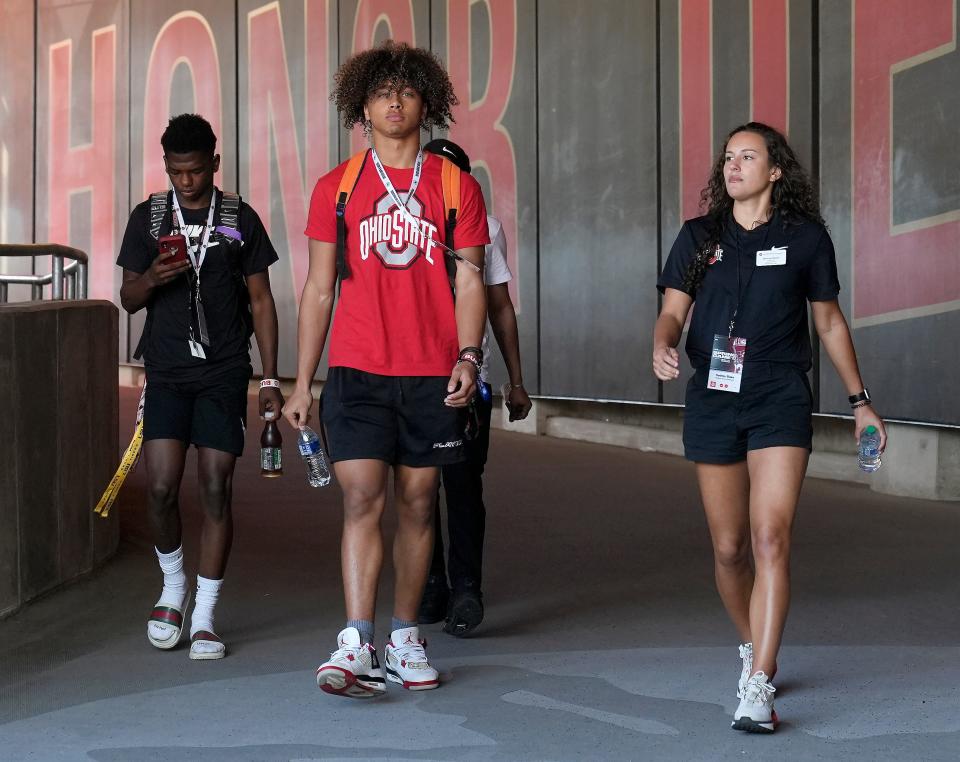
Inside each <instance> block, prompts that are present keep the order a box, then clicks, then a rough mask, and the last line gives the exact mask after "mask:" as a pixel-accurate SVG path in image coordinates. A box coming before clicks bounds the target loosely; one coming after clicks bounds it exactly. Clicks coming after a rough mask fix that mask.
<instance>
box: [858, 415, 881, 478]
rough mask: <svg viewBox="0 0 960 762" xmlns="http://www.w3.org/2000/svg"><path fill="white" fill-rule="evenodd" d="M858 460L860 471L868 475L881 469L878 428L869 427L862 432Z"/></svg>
mask: <svg viewBox="0 0 960 762" xmlns="http://www.w3.org/2000/svg"><path fill="white" fill-rule="evenodd" d="M857 460H858V463H859V464H860V470H861V471H866V472H867V473H868V474H869V473H873V472H874V471H876V470H877V469H878V468H880V432H879V431H878V430H877V427H876V426H867V428H865V429H864V430H863V431H862V432H860V452H859V457H858V458H857Z"/></svg>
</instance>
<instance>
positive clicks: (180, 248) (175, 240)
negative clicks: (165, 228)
mask: <svg viewBox="0 0 960 762" xmlns="http://www.w3.org/2000/svg"><path fill="white" fill-rule="evenodd" d="M157 243H158V244H159V245H160V253H161V254H172V255H173V256H172V257H168V258H167V259H164V260H163V264H165V265H176V264H179V263H180V262H186V261H187V239H186V238H184V237H183V235H180V234H177V235H162V236H160V238H159V239H158V240H157Z"/></svg>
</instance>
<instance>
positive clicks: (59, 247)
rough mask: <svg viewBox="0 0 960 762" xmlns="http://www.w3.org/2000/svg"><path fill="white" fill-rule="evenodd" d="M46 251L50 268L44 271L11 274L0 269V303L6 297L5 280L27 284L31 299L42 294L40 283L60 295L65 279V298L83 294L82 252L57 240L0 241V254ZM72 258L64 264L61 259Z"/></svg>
mask: <svg viewBox="0 0 960 762" xmlns="http://www.w3.org/2000/svg"><path fill="white" fill-rule="evenodd" d="M45 254H49V255H50V259H51V266H50V272H49V273H47V274H45V275H14V274H7V273H0V304H3V303H5V302H6V301H7V289H8V286H9V284H11V283H14V284H25V285H29V286H30V287H31V291H30V295H31V297H32V298H33V299H34V300H40V299H42V298H43V287H44V286H46V285H47V284H48V283H49V284H50V285H51V286H52V289H51V294H50V296H51V298H52V299H58V300H59V299H63V298H64V282H66V298H67V299H74V298H77V299H86V298H87V262H88V257H87V254H86V252H83V251H80V249H74V248H73V247H72V246H64V245H63V244H59V243H0V257H33V258H36V257H41V256H44V255H45ZM64 259H71V260H73V261H72V262H71V263H70V264H68V265H67V266H66V267H64V264H63V260H64Z"/></svg>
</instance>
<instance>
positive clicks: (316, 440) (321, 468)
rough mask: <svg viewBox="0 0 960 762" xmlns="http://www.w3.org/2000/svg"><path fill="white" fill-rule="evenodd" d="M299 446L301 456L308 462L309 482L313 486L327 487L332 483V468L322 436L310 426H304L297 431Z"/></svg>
mask: <svg viewBox="0 0 960 762" xmlns="http://www.w3.org/2000/svg"><path fill="white" fill-rule="evenodd" d="M297 446H298V447H299V448H300V457H302V458H303V462H304V463H306V464H307V482H308V483H309V484H310V486H311V487H326V486H327V485H328V484H329V483H330V469H329V468H328V467H327V458H326V456H325V455H324V454H323V447H322V446H321V444H320V437H318V436H317V433H316V432H315V431H314V430H313V429H311V428H310V427H309V426H304V427H303V428H302V429H300V430H299V431H298V432H297Z"/></svg>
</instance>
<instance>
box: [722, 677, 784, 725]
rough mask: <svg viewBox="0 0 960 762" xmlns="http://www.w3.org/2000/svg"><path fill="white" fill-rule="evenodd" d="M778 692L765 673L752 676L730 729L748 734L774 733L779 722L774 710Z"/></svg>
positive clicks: (734, 714)
mask: <svg viewBox="0 0 960 762" xmlns="http://www.w3.org/2000/svg"><path fill="white" fill-rule="evenodd" d="M776 690H777V689H776V688H774V687H773V685H771V684H770V681H769V680H768V679H767V676H766V675H765V674H764V673H763V672H757V673H756V674H754V675H752V676H751V677H750V679H749V680H747V684H746V686H745V687H744V689H743V698H742V699H740V706H738V707H737V711H736V712H734V713H733V722H732V723H730V727H731V728H733V729H734V730H746V731H747V732H748V733H772V732H773V731H774V730H775V729H776V727H777V723H778V722H779V720H778V719H777V713H776V712H775V711H774V710H773V694H774V693H776Z"/></svg>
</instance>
